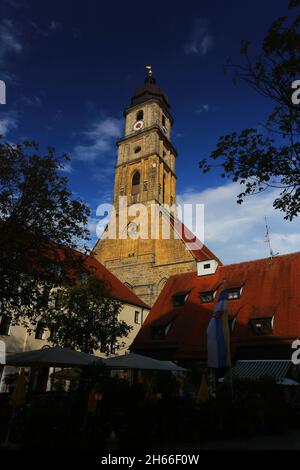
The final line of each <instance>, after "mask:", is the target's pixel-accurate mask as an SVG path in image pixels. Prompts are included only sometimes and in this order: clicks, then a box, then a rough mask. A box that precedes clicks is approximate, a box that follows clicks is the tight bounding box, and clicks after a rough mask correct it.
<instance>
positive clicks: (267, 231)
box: [265, 215, 279, 262]
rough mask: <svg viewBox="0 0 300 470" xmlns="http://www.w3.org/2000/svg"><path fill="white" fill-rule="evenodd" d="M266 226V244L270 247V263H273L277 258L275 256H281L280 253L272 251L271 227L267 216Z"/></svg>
mask: <svg viewBox="0 0 300 470" xmlns="http://www.w3.org/2000/svg"><path fill="white" fill-rule="evenodd" d="M265 224H266V235H265V239H266V243H267V244H268V247H269V253H270V262H272V261H273V259H274V258H275V256H277V255H279V252H277V253H274V251H273V250H272V245H271V238H270V227H269V225H268V219H267V216H266V215H265Z"/></svg>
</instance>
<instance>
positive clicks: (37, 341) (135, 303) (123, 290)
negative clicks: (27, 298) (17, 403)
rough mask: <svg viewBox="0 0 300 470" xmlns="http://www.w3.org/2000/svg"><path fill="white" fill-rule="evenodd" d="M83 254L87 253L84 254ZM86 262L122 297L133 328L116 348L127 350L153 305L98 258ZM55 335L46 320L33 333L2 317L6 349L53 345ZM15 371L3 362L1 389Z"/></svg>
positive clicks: (126, 317) (124, 316) (1, 331)
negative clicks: (6, 379) (6, 378)
mask: <svg viewBox="0 0 300 470" xmlns="http://www.w3.org/2000/svg"><path fill="white" fill-rule="evenodd" d="M79 255H80V256H83V255H82V254H79ZM85 265H86V267H87V269H89V270H90V271H92V272H93V275H95V276H96V277H98V278H99V279H101V280H102V281H104V282H105V283H106V284H107V286H108V287H109V293H110V296H111V297H112V298H114V299H116V300H118V301H120V303H121V305H122V307H121V310H120V313H119V320H123V321H124V322H125V323H127V325H129V326H131V328H132V329H131V331H130V332H129V334H128V336H127V337H126V338H122V339H121V342H122V343H123V346H122V347H121V348H120V349H118V350H117V351H115V353H116V354H124V353H125V352H126V351H128V350H129V347H130V345H131V344H132V342H133V340H134V338H135V336H136V335H137V333H138V331H139V329H140V328H141V326H142V325H143V323H144V321H145V320H146V318H147V315H148V313H149V310H150V307H148V305H146V304H145V302H143V301H142V300H141V299H140V298H139V297H137V295H135V294H134V292H132V291H131V290H130V289H128V287H126V286H125V285H124V284H122V282H120V280H119V279H117V278H116V277H115V276H114V275H113V274H112V273H110V272H109V271H108V270H107V269H106V268H105V267H104V266H103V265H102V264H101V263H99V262H98V261H97V260H95V259H94V258H92V257H89V256H85ZM51 335H52V331H51V330H49V329H48V328H46V327H45V325H44V324H42V323H37V325H36V327H34V328H33V329H32V331H30V333H29V332H28V331H27V330H26V329H25V328H24V327H23V326H20V325H11V323H10V320H9V318H8V317H5V316H2V317H0V341H3V342H4V343H5V349H6V353H14V352H25V351H30V350H34V349H41V348H43V347H49V346H51V345H53V343H52V342H51ZM113 352H114V351H112V353H113ZM95 354H96V355H97V356H99V357H104V356H105V355H104V354H103V353H101V351H95ZM14 372H15V367H9V366H6V367H1V366H0V392H3V391H5V390H6V389H7V384H6V381H5V377H6V376H7V375H9V374H11V373H14Z"/></svg>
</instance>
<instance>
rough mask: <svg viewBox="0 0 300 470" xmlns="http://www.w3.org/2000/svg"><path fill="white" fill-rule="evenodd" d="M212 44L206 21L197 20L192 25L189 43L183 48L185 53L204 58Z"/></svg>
mask: <svg viewBox="0 0 300 470" xmlns="http://www.w3.org/2000/svg"><path fill="white" fill-rule="evenodd" d="M214 44H215V39H214V36H213V35H212V34H211V33H210V31H209V28H208V21H207V19H205V18H197V19H196V20H195V21H194V23H193V27H192V31H191V33H190V38H189V41H188V42H187V43H186V44H185V46H184V51H185V53H186V54H187V55H201V56H202V57H204V56H206V54H207V53H208V51H209V50H210V49H212V48H213V46H214Z"/></svg>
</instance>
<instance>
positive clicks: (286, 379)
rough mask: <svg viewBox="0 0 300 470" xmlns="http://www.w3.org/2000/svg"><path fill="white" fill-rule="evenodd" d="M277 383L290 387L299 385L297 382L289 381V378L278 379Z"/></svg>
mask: <svg viewBox="0 0 300 470" xmlns="http://www.w3.org/2000/svg"><path fill="white" fill-rule="evenodd" d="M276 383H277V384H278V385H289V386H296V385H299V383H298V382H296V380H293V379H288V378H287V377H285V378H284V379H278V380H276Z"/></svg>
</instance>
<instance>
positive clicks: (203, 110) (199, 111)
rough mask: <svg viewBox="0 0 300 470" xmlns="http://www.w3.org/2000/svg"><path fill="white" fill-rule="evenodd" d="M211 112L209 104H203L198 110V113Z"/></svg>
mask: <svg viewBox="0 0 300 470" xmlns="http://www.w3.org/2000/svg"><path fill="white" fill-rule="evenodd" d="M209 110H210V106H209V104H201V105H200V106H199V108H198V109H196V111H195V112H196V113H208V111H209Z"/></svg>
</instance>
